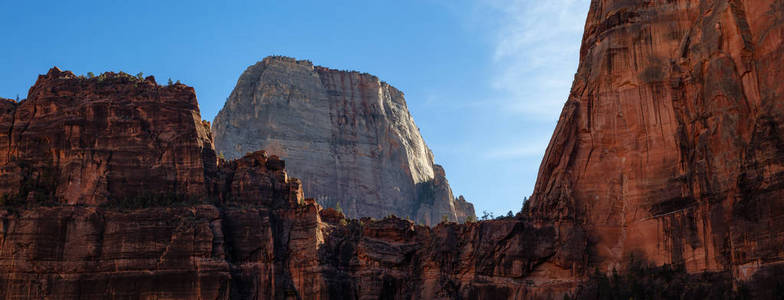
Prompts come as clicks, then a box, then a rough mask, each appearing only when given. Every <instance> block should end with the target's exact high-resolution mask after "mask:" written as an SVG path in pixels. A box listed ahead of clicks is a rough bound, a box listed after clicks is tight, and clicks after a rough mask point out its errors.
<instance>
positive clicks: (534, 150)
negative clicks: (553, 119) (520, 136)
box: [485, 139, 548, 160]
mask: <svg viewBox="0 0 784 300" xmlns="http://www.w3.org/2000/svg"><path fill="white" fill-rule="evenodd" d="M547 142H548V141H547V139H535V140H532V141H528V142H520V143H517V144H512V145H505V146H500V147H496V148H491V149H489V150H488V151H486V153H485V158H486V159H490V160H509V159H520V158H532V157H541V156H542V155H543V154H544V149H545V148H547Z"/></svg>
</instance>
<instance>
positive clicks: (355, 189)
mask: <svg viewBox="0 0 784 300" xmlns="http://www.w3.org/2000/svg"><path fill="white" fill-rule="evenodd" d="M213 131H214V133H215V148H216V149H217V151H218V152H219V153H220V154H221V155H224V156H225V157H226V158H227V159H234V158H239V157H241V156H243V155H245V153H247V152H253V151H257V150H261V149H264V150H267V151H269V152H270V153H272V154H276V155H279V156H280V157H281V158H283V159H285V160H286V162H287V163H288V170H289V172H291V174H292V175H293V176H295V177H298V178H301V179H302V180H303V183H304V184H305V194H306V196H307V197H312V198H315V199H316V201H318V202H319V203H320V204H321V205H324V206H326V207H340V208H341V209H342V211H343V212H344V213H346V214H347V215H348V216H350V217H354V218H358V217H364V216H367V217H375V218H380V217H385V216H387V215H390V214H394V215H398V216H401V217H408V218H411V219H413V220H415V221H417V222H421V223H424V224H435V223H438V222H439V221H441V220H442V219H443V218H447V219H448V220H452V221H460V222H463V221H465V220H466V218H467V217H468V216H471V217H475V215H474V209H473V205H471V204H470V203H468V202H466V201H462V202H460V203H457V202H456V199H455V197H454V196H453V194H452V190H451V188H450V187H449V184H448V182H447V181H446V177H445V173H444V171H443V168H442V167H441V166H438V165H435V164H434V163H433V153H432V152H431V151H430V149H429V148H428V147H427V145H426V144H425V141H424V140H423V139H422V136H421V135H420V133H419V128H418V127H417V126H416V124H415V123H414V119H413V118H412V117H411V114H410V113H409V112H408V108H407V107H406V101H405V99H404V97H403V93H402V92H400V91H399V90H397V89H395V88H394V87H392V86H390V85H389V84H387V83H385V82H383V81H380V80H379V79H378V78H377V77H375V76H372V75H370V74H364V73H358V72H345V71H337V70H332V69H327V68H323V67H318V66H313V64H311V63H310V62H308V61H303V60H299V61H298V60H295V59H292V58H287V57H267V58H265V59H264V60H262V61H261V62H259V63H257V64H255V65H253V66H250V67H249V68H248V69H247V70H245V72H243V74H242V76H240V78H239V80H238V81H237V86H236V87H235V88H234V91H233V92H232V93H231V96H230V97H229V98H228V99H227V101H226V104H225V106H224V107H223V109H221V111H220V113H218V115H217V116H216V117H215V122H214V124H213Z"/></svg>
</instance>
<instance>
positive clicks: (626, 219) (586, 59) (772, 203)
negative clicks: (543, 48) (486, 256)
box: [529, 0, 784, 279]
mask: <svg viewBox="0 0 784 300" xmlns="http://www.w3.org/2000/svg"><path fill="white" fill-rule="evenodd" d="M782 21H784V2H782V1H774V0H753V1H752V0H746V1H727V0H724V1H722V0H716V1H696V0H691V1H689V0H681V1H620V0H616V1H611V0H595V1H592V2H591V9H590V13H589V15H588V18H587V22H586V26H585V36H584V41H583V46H582V48H581V62H580V66H579V70H578V72H577V74H576V76H575V81H574V85H573V87H572V91H571V94H570V96H569V99H568V101H567V103H566V105H565V107H564V109H563V112H562V114H561V117H560V120H559V122H558V125H557V128H556V130H555V133H554V134H553V138H552V141H551V143H550V145H549V147H548V149H547V152H546V154H545V157H544V161H543V163H542V166H541V168H540V171H539V177H538V180H537V184H536V190H535V193H534V195H533V197H532V200H531V204H530V208H529V214H530V215H531V216H533V217H535V218H539V219H540V220H551V221H553V220H556V221H557V220H561V221H567V220H568V221H569V222H576V223H578V224H582V225H581V226H582V227H583V228H584V229H585V230H586V231H587V232H589V237H588V240H587V241H586V243H588V244H591V245H592V247H593V252H592V253H591V255H590V256H589V257H587V258H586V261H592V262H594V264H595V265H596V266H597V267H599V268H600V269H601V270H603V271H609V270H611V269H612V268H613V267H618V268H619V269H621V268H622V266H621V265H622V262H623V261H624V257H629V256H630V255H636V256H637V257H643V258H644V259H645V260H647V261H650V262H652V263H654V264H657V265H664V264H672V265H683V266H685V268H686V269H687V270H688V271H689V272H702V271H730V272H732V274H733V276H734V277H733V278H736V279H747V278H750V276H751V274H754V272H755V271H756V270H757V269H758V268H760V267H762V266H766V265H772V264H775V263H778V262H780V261H782V258H784V238H783V237H784V144H783V143H782V142H781V141H782V140H784V85H782V80H783V79H784V71H783V70H784V69H783V68H782V63H784V44H782V39H783V37H784V22H782Z"/></svg>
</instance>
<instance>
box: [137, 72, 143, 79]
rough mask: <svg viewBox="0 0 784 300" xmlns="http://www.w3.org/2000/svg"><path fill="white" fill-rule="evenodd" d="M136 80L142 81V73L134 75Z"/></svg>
mask: <svg viewBox="0 0 784 300" xmlns="http://www.w3.org/2000/svg"><path fill="white" fill-rule="evenodd" d="M136 78H137V79H139V80H144V73H143V72H139V73H138V74H136Z"/></svg>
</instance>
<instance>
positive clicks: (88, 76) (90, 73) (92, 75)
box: [87, 72, 95, 79]
mask: <svg viewBox="0 0 784 300" xmlns="http://www.w3.org/2000/svg"><path fill="white" fill-rule="evenodd" d="M94 77H95V73H93V72H87V78H90V79H92V78H94Z"/></svg>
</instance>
